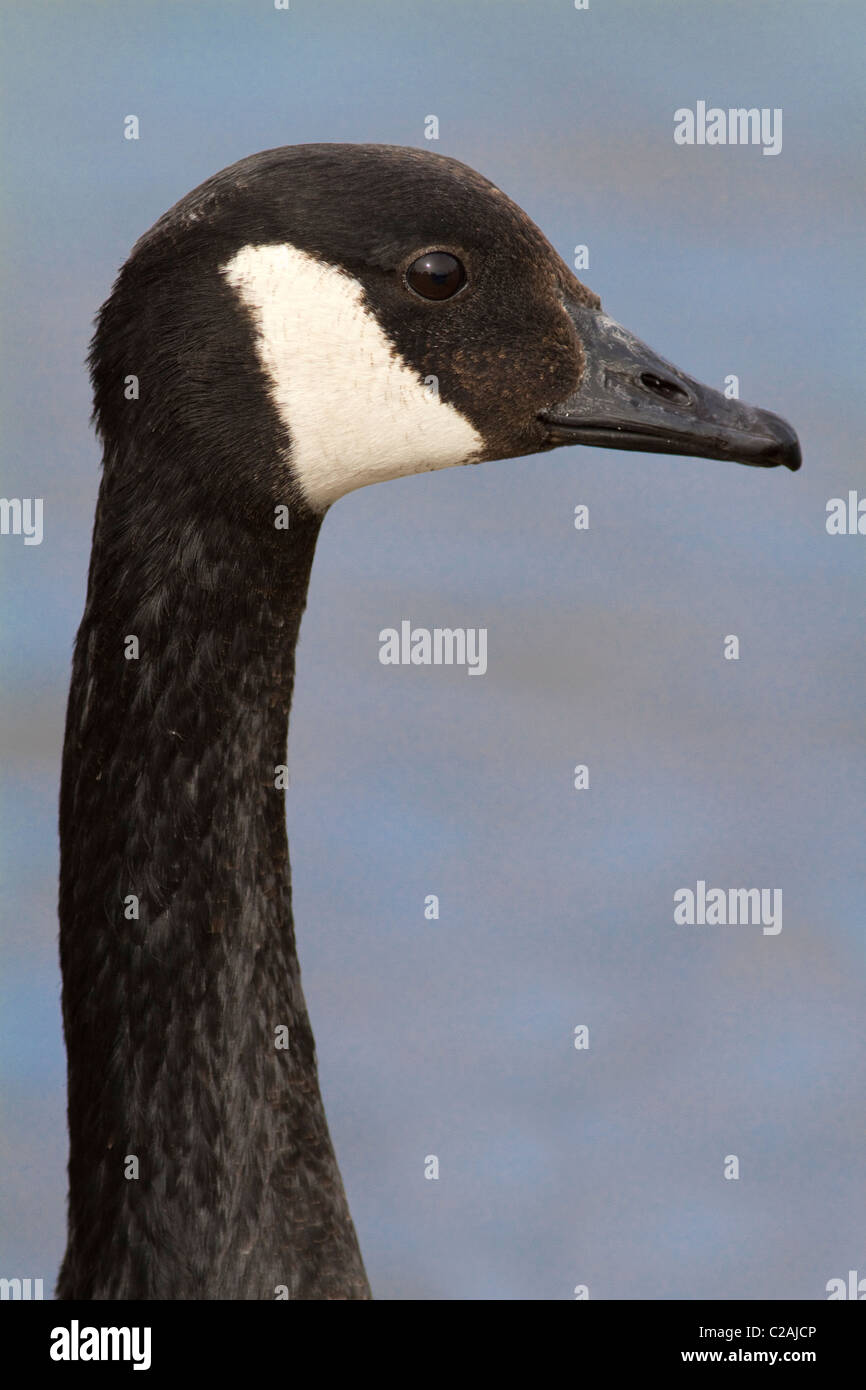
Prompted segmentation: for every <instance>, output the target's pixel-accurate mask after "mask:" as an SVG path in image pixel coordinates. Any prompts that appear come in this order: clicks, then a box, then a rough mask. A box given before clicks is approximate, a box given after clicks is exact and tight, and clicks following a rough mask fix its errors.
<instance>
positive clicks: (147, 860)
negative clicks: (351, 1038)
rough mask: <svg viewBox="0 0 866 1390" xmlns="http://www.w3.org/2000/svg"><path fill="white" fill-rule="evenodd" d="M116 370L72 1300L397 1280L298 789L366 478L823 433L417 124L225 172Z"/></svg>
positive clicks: (113, 313) (168, 235)
mask: <svg viewBox="0 0 866 1390" xmlns="http://www.w3.org/2000/svg"><path fill="white" fill-rule="evenodd" d="M90 363H91V371H92V378H93V385H94V394H95V420H96V423H97V427H98V432H99V435H100V437H101V440H102V443H103V445H104V470H103V476H102V482H101V488H100V494H99V501H98V505H97V510H96V520H95V525H94V534H93V550H92V555H91V562H90V572H89V580H88V590H87V601H86V607H85V611H84V616H83V619H82V623H81V627H80V630H79V633H78V638H77V642H76V647H75V656H74V662H73V672H72V682H71V689H70V696H69V709H68V716H67V728H66V741H65V746H64V753H63V777H62V788H61V802H60V836H61V886H60V922H61V933H60V951H61V965H62V972H63V1018H64V1029H65V1036H66V1045H67V1051H68V1074H69V1130H70V1159H69V1184H70V1194H69V1243H68V1248H67V1251H66V1255H65V1258H64V1262H63V1266H62V1269H61V1272H60V1276H59V1282H58V1290H57V1292H58V1296H59V1297H60V1298H67V1299H68V1298H83V1299H134V1298H145V1299H194V1298H227V1299H273V1298H275V1297H282V1296H285V1297H290V1298H306V1299H339V1298H343V1299H365V1298H369V1297H370V1289H369V1285H368V1283H367V1278H366V1275H365V1272H364V1266H363V1263H362V1260H361V1255H360V1251H359V1249H358V1243H357V1239H356V1236H355V1231H354V1228H353V1225H352V1220H351V1217H350V1215H349V1211H348V1207H347V1203H346V1198H345V1194H344V1191H343V1185H342V1181H341V1178H340V1174H339V1170H338V1168H337V1163H336V1159H335V1156H334V1151H333V1148H332V1145H331V1140H330V1136H329V1134H328V1126H327V1122H326V1119H325V1114H324V1110H323V1106H322V1101H321V1098H320V1095H319V1087H318V1081H317V1074H316V1059H315V1051H314V1044H313V1036H312V1032H311V1029H310V1023H309V1020H308V1017H307V1011H306V1007H305V1004H304V998H303V994H302V992H301V984H300V975H299V967H298V960H297V955H296V952H295V942H294V931H293V926H292V910H291V890H290V879H289V862H288V846H287V841H286V825H285V805H284V798H283V794H282V791H281V790H279V789H278V787H277V786H276V785H275V781H276V780H277V779H275V768H276V767H278V766H279V765H282V764H283V763H284V762H285V750H286V739H287V724H288V713H289V705H290V701H291V695H292V685H293V678H294V660H295V657H294V653H295V643H296V639H297V636H298V627H299V624H300V621H301V614H302V612H303V608H304V604H305V599H306V593H307V586H308V581H309V576H310V567H311V564H312V560H313V551H314V548H315V544H316V538H317V536H318V532H319V527H320V525H321V523H322V518H323V516H324V514H325V512H326V511H327V509H328V507H329V506H330V505H331V503H333V502H334V501H336V499H337V498H338V497H340V496H342V495H343V494H344V493H346V492H349V491H351V490H352V489H354V488H358V487H361V486H363V485H365V484H367V483H372V482H376V481H380V480H384V479H388V478H396V477H400V476H403V475H406V474H410V473H417V472H422V471H425V470H428V469H436V468H444V467H448V466H451V465H455V464H462V463H477V462H480V461H482V460H485V459H501V458H505V457H509V456H515V455H521V454H531V453H536V452H538V451H540V450H546V449H551V448H553V447H555V446H557V445H560V444H572V443H584V444H593V445H601V446H603V447H613V448H620V449H640V450H644V451H657V452H664V453H682V454H693V455H698V456H703V457H706V458H714V459H731V460H735V461H739V462H741V463H748V464H754V465H757V466H762V467H772V466H774V465H776V464H785V465H787V467H789V468H792V469H795V468H798V467H799V464H800V453H799V446H798V443H797V438H796V435H795V434H794V433H793V431H792V430H791V429H790V427H789V426H788V425H787V424H786V423H785V422H784V421H783V420H780V419H779V418H778V417H777V416H775V415H771V414H768V413H766V412H764V411H761V410H756V409H753V408H752V407H749V406H746V405H744V404H742V403H740V402H739V401H735V400H727V399H725V398H724V397H723V396H722V395H720V394H719V393H717V392H715V391H712V390H710V389H708V388H707V387H705V386H701V385H699V384H698V383H697V382H696V381H693V380H692V379H691V378H689V377H687V376H685V375H683V373H682V372H680V371H678V370H677V369H676V368H674V367H672V366H671V365H670V364H669V363H667V362H665V361H663V360H662V359H661V358H660V357H658V356H656V354H655V353H653V352H652V351H650V349H649V348H647V347H645V346H644V345H643V344H642V343H640V342H639V341H638V340H637V339H636V338H634V337H633V336H632V335H631V334H630V333H628V332H627V331H626V330H625V329H624V328H621V327H620V326H619V325H618V324H616V323H614V322H613V321H612V320H611V319H609V318H607V317H606V316H605V315H604V314H603V313H602V312H601V308H600V302H599V300H598V298H597V297H596V295H594V294H593V293H591V291H590V290H588V289H586V288H585V287H584V286H583V285H581V284H580V283H579V282H578V281H577V280H576V279H575V277H574V275H573V274H572V273H571V271H570V270H569V269H568V267H567V266H566V265H565V264H564V263H563V261H562V260H561V259H560V257H559V256H558V255H557V254H556V252H555V251H554V250H553V248H552V247H551V246H550V244H549V243H548V242H547V241H546V240H545V238H544V237H543V236H542V234H541V233H540V232H539V230H538V229H537V228H536V227H535V225H534V224H533V223H532V222H531V221H530V219H529V218H528V217H527V216H526V215H525V213H523V212H522V211H521V209H520V208H518V207H517V206H515V204H514V203H512V202H511V201H510V200H509V199H508V198H507V197H506V196H505V195H504V194H503V193H501V192H500V191H499V189H497V188H495V187H494V186H493V185H492V184H491V183H489V182H488V181H487V180H486V179H484V178H482V177H481V176H480V175H479V174H477V173H475V172H474V171H473V170H472V169H469V168H467V167H466V166H465V165H462V164H459V163H458V162H456V161H455V160H453V159H447V158H443V157H441V156H439V155H433V154H429V153H426V152H421V151H418V150H411V149H401V148H398V147H394V146H375V145H309V146H299V147H289V148H285V149H276V150H269V151H266V152H264V153H262V154H257V155H253V156H251V157H250V158H248V159H243V160H241V161H240V162H239V163H237V164H234V165H232V166H231V167H230V168H228V169H225V170H223V171H222V172H221V173H219V174H216V175H215V176H214V177H213V178H211V179H208V180H207V182H205V183H204V184H202V185H201V186H200V187H199V188H197V189H195V190H194V191H193V192H191V193H190V194H188V196H187V197H185V198H183V199H182V200H181V201H180V202H179V203H177V205H176V206H175V207H174V208H172V209H171V211H170V212H168V213H166V214H165V216H164V217H162V218H161V219H160V220H159V221H158V222H157V223H156V224H155V226H154V227H153V228H152V229H151V230H150V231H149V232H148V233H147V234H146V235H145V236H144V237H142V238H141V240H140V241H139V242H138V243H137V245H136V246H135V248H134V249H133V251H132V253H131V255H130V257H129V259H128V260H127V262H126V264H125V265H124V267H123V269H122V270H121V272H120V274H119V276H118V279H117V281H116V284H115V286H114V289H113V291H112V294H111V296H110V298H109V299H108V300H107V302H106V303H105V305H104V306H103V308H102V310H101V312H100V314H99V318H98V325H97V329H96V333H95V336H94V340H93V347H92V351H91V358H90ZM283 1026H287V1027H288V1039H289V1045H288V1047H287V1048H284V1047H278V1046H276V1045H275V1036H276V1030H277V1029H278V1028H280V1027H283ZM136 1172H137V1176H136Z"/></svg>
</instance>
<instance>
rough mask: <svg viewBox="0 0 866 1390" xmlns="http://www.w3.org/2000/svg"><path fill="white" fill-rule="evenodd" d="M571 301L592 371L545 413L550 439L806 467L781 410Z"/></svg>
mask: <svg viewBox="0 0 866 1390" xmlns="http://www.w3.org/2000/svg"><path fill="white" fill-rule="evenodd" d="M566 308H567V310H568V313H569V314H570V316H571V318H572V319H573V321H574V325H575V328H576V329H577V335H578V338H579V339H580V341H581V343H582V345H583V350H584V353H585V355H586V370H585V371H584V375H583V379H582V381H581V383H580V386H579V387H578V388H577V390H576V391H575V392H574V394H573V395H571V396H569V397H568V399H567V400H564V401H562V402H561V403H560V404H559V405H556V406H554V407H553V408H552V409H550V410H545V411H543V412H542V413H541V415H540V416H539V419H540V420H541V421H542V423H543V424H544V425H545V426H546V428H547V430H548V432H549V442H550V443H551V444H592V445H594V446H595V447H596V448H601V449H640V450H642V451H643V452H645V453H651V454H691V455H693V456H694V457H696V458H706V459H730V460H731V461H732V462H735V463H746V464H750V465H751V466H752V467H753V468H776V467H777V466H778V465H779V464H784V466H785V467H786V468H790V469H792V470H796V469H798V468H799V467H800V464H801V462H802V459H801V456H800V443H799V440H798V439H797V436H796V434H795V433H794V431H793V430H792V429H791V426H790V425H789V424H788V423H787V421H785V420H783V419H781V417H780V416H778V415H773V414H772V413H771V412H770V411H769V410H758V409H757V408H756V407H755V406H752V405H744V404H743V402H742V401H738V400H729V399H728V397H727V396H724V395H722V393H721V391H714V390H713V389H712V387H710V386H702V385H701V383H700V382H699V381H693V380H692V378H691V377H689V376H685V375H684V374H683V373H682V372H681V371H678V370H677V368H676V367H672V366H671V364H670V362H666V361H665V360H664V358H662V357H658V356H657V355H656V354H655V353H654V352H653V351H652V349H651V348H648V347H647V346H646V344H644V343H642V342H641V341H640V339H639V338H635V337H634V335H633V334H631V333H629V332H628V330H627V329H625V328H622V327H621V326H620V325H619V324H618V323H616V322H615V321H614V320H613V319H609V318H608V317H607V315H606V314H602V313H599V312H598V311H597V310H595V309H587V308H585V307H584V306H583V305H575V304H567V305H566Z"/></svg>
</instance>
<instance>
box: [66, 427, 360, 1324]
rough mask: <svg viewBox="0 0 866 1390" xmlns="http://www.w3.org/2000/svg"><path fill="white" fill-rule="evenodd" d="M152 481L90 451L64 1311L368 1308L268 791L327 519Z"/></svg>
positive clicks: (72, 737) (130, 463) (73, 722)
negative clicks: (100, 1304)
mask: <svg viewBox="0 0 866 1390" xmlns="http://www.w3.org/2000/svg"><path fill="white" fill-rule="evenodd" d="M200 471H201V472H202V476H206V470H200ZM162 476H164V470H163V474H162ZM160 477H161V474H160V472H159V469H158V467H157V461H156V459H155V458H152V457H151V458H148V457H147V454H146V452H143V451H142V448H141V446H140V445H139V446H138V447H133V446H132V445H127V446H124V447H123V448H117V449H112V448H111V447H109V448H108V449H107V451H106V472H105V476H104V479H103V485H102V489H101V492H100V500H99V506H98V509H97V518H96V526H95V529H94V541H93V554H92V559H91V568H90V578H89V585H88V597H87V606H86V609H85V614H84V618H83V621H82V624H81V628H80V631H79V634H78V640H77V644H76V649H75V659H74V667H73V676H72V685H71V690H70V698H69V710H68V717H67V730H66V743H65V747H64V756H63V783H62V791H61V813H60V835H61V889H60V921H61V964H62V971H63V1015H64V1027H65V1033H66V1043H67V1050H68V1066H69V1130H70V1161H69V1179H70V1197H69V1231H70V1233H69V1245H68V1249H67V1252H66V1257H65V1260H64V1264H63V1268H62V1270H61V1274H60V1280H59V1284H58V1296H59V1297H61V1298H102V1299H112V1298H118V1299H134V1298H148V1299H153V1298H168V1299H195V1298H229V1299H273V1298H275V1297H278V1296H280V1290H281V1288H285V1290H286V1291H287V1293H288V1296H289V1297H291V1298H308V1299H313V1298H315V1299H325V1298H338V1299H339V1298H349V1299H357V1298H367V1297H369V1296H370V1294H369V1288H368V1285H367V1281H366V1278H365V1274H364V1269H363V1264H362V1261H361V1256H360V1253H359V1250H358V1245H357V1240H356V1237H355V1232H354V1229H353V1226H352V1222H351V1218H350V1215H349V1211H348V1207H347V1204H346V1199H345V1195H344V1191H343V1185H342V1182H341V1179H340V1174H339V1170H338V1168H337V1163H336V1159H335V1156H334V1152H333V1148H332V1145H331V1140H330V1137H329V1134H328V1128H327V1123H326V1120H325V1114H324V1110H323V1106H322V1101H321V1097H320V1094H319V1087H318V1081H317V1075H316V1060H315V1051H314V1044H313V1037H312V1033H311V1030H310V1024H309V1020H308V1017H307V1011H306V1006H305V1004H304V998H303V994H302V992H301V984H300V975H299V968H298V960H297V955H296V951H295V940H294V931H293V926H292V911H291V886H290V877H289V862H288V846H287V842H286V830H285V806H284V795H283V793H282V791H280V790H277V789H276V788H275V785H274V782H275V768H276V767H277V766H278V765H280V764H284V763H285V761H286V736H287V724H288V713H289V705H290V702H291V695H292V685H293V679H294V653H295V643H296V640H297V635H298V628H299V624H300V620H301V614H302V612H303V608H304V604H305V601H306V593H307V585H308V582H309V574H310V566H311V564H312V559H313V552H314V548H315V543H316V537H317V533H318V528H319V522H318V520H317V519H316V518H314V517H311V516H310V515H309V514H308V513H305V512H304V511H303V510H302V509H300V510H297V509H296V512H295V513H294V514H293V515H292V517H291V520H290V527H289V530H288V532H285V531H281V530H276V529H275V528H274V526H273V515H272V508H269V509H266V508H265V507H264V506H263V507H262V508H261V509H260V511H259V513H258V516H257V515H256V509H255V507H250V508H247V509H246V512H245V511H244V509H243V508H242V507H240V506H239V507H238V514H237V516H236V517H232V518H231V519H228V518H227V517H226V515H225V509H221V508H220V507H218V506H215V505H214V503H213V499H212V498H210V499H209V498H208V495H207V491H206V489H205V488H203V487H201V486H200V485H199V484H197V483H196V482H195V480H193V483H192V484H191V485H190V486H191V490H190V492H189V494H188V495H184V494H183V489H182V488H180V495H179V496H178V495H174V494H173V491H172V489H169V490H168V491H167V493H165V492H164V495H161V493H160V482H159V480H160ZM148 478H149V479H150V486H149V487H147V486H145V484H146V482H147V480H148ZM196 489H198V490H196ZM246 513H249V514H246ZM130 637H135V638H137V640H138V647H139V656H138V659H137V660H135V659H133V660H129V659H126V657H125V649H126V648H128V645H129V644H128V639H129V638H130ZM131 895H135V897H137V899H138V900H139V904H140V906H139V916H138V920H134V919H131V918H129V917H128V916H127V915H126V911H125V904H127V903H128V900H129V899H130V897H131ZM281 1026H286V1027H287V1028H288V1033H289V1045H288V1048H287V1049H281V1048H278V1047H276V1046H275V1042H276V1039H277V1034H276V1030H277V1029H278V1028H279V1027H281ZM128 1156H135V1158H136V1159H137V1160H138V1177H137V1178H134V1177H128V1176H127V1173H128V1172H129V1171H130V1169H131V1166H132V1165H131V1164H130V1161H129V1157H128ZM283 1296H285V1295H283Z"/></svg>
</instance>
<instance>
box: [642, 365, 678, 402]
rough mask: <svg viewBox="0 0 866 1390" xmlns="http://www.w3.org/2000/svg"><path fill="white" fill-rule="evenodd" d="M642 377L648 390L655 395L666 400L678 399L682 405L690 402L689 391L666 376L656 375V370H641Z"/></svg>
mask: <svg viewBox="0 0 866 1390" xmlns="http://www.w3.org/2000/svg"><path fill="white" fill-rule="evenodd" d="M640 379H641V382H642V384H643V385H644V386H645V387H646V388H647V390H648V391H652V392H653V394H654V395H656V396H661V397H662V399H663V400H666V401H677V402H679V404H680V405H687V404H688V402H689V393H688V391H685V390H683V388H682V386H678V385H677V383H676V382H675V381H670V380H669V379H668V378H666V377H661V376H656V375H655V373H654V372H641V374H640Z"/></svg>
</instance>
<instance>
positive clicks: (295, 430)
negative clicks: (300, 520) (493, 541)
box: [222, 245, 482, 511]
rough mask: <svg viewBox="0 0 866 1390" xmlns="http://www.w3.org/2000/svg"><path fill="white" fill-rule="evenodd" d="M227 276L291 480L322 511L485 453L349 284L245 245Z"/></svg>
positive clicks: (308, 261)
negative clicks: (362, 490)
mask: <svg viewBox="0 0 866 1390" xmlns="http://www.w3.org/2000/svg"><path fill="white" fill-rule="evenodd" d="M222 273H223V274H224V275H225V277H226V279H227V280H228V282H229V284H230V285H231V286H232V287H233V289H235V290H236V291H237V293H238V294H239V295H240V297H241V299H242V300H243V302H244V304H245V305H246V306H247V308H248V309H250V310H251V312H252V314H253V317H254V319H255V323H256V327H257V329H258V333H257V344H256V346H257V349H258V353H259V358H260V360H261V363H262V366H263V368H264V370H265V373H266V375H267V378H268V381H269V383H270V388H271V396H272V399H273V401H274V404H275V406H276V408H277V410H278V411H279V414H280V417H281V419H282V421H283V423H284V424H285V426H286V428H287V430H288V432H289V435H290V438H291V442H292V453H291V464H292V469H293V471H294V473H295V476H296V477H297V479H298V482H299V483H300V485H301V487H302V489H303V492H304V496H305V497H306V499H307V501H308V503H309V505H310V506H311V507H313V508H314V509H315V510H316V511H324V510H325V508H326V507H329V506H330V504H331V503H332V502H334V501H336V499H337V498H338V497H342V495H343V494H344V493H346V492H351V491H353V489H354V488H358V487H365V486H366V485H367V484H368V483H378V482H384V481H385V480H386V479H388V478H402V477H405V476H406V475H407V474H410V473H424V472H427V471H429V470H431V469H434V468H451V467H453V466H454V465H455V464H460V463H469V462H470V461H471V460H472V458H473V457H476V456H478V455H479V454H480V452H481V449H482V439H481V436H480V435H479V434H478V432H477V431H476V430H475V429H474V428H473V426H472V425H470V424H469V421H468V420H466V419H465V418H464V416H462V415H461V414H460V412H459V411H458V410H455V409H454V407H453V406H450V405H448V404H446V403H445V402H443V401H441V400H439V398H438V396H436V395H435V394H434V393H432V392H431V391H430V390H429V389H428V387H427V386H426V385H425V384H424V382H423V379H422V378H421V377H420V376H419V375H418V373H417V372H415V371H413V370H412V369H411V368H409V367H407V366H406V364H405V362H403V361H402V360H401V358H400V357H399V355H398V353H397V351H396V349H395V348H394V347H393V345H392V344H391V343H390V341H389V340H388V338H387V337H386V336H385V334H384V333H383V331H382V329H381V327H380V326H379V323H378V322H377V320H376V317H375V315H374V314H373V312H372V310H371V309H370V308H369V307H368V306H367V305H366V304H365V303H364V292H363V289H362V287H361V285H360V284H359V283H358V281H357V280H355V279H353V278H352V276H350V275H347V274H346V273H345V272H343V271H341V270H338V269H337V268H336V267H335V266H332V265H326V264H324V263H323V262H322V261H319V260H317V259H316V258H315V256H311V255H308V253H307V252H305V251H299V250H297V248H296V247H294V246H287V245H279V246H245V247H244V248H243V249H242V250H241V251H239V252H238V253H237V255H236V256H233V257H232V259H231V261H229V263H228V264H227V265H225V266H223V267H222Z"/></svg>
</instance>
